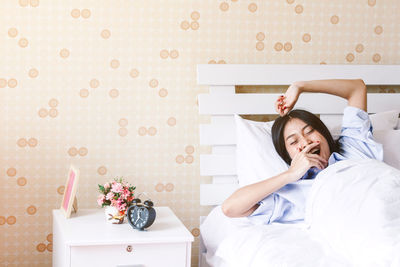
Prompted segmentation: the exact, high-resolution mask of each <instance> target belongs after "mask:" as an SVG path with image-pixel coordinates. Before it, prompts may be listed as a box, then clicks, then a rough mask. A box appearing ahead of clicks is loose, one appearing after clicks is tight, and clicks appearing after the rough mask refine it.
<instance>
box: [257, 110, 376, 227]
mask: <svg viewBox="0 0 400 267" xmlns="http://www.w3.org/2000/svg"><path fill="white" fill-rule="evenodd" d="M338 142H339V146H340V148H341V152H340V153H337V152H334V153H332V154H331V156H330V157H329V161H328V164H329V165H331V164H334V163H336V162H338V161H341V160H345V159H366V158H371V159H377V160H381V161H382V160H383V147H382V145H381V144H379V143H377V142H376V141H375V140H374V137H373V136H372V125H371V121H370V119H369V116H368V113H367V112H365V111H364V110H361V109H359V108H355V107H351V106H347V107H346V108H345V109H344V112H343V122H342V129H341V133H340V136H339V141H338ZM319 171H320V170H319V169H317V168H314V167H313V168H311V169H309V170H308V171H307V173H306V174H305V175H304V176H303V177H302V178H301V179H300V180H299V181H297V182H294V183H290V184H287V185H285V186H284V187H282V188H281V189H279V190H278V191H276V192H274V193H272V194H270V195H269V196H267V197H266V198H264V199H263V200H262V201H260V202H259V203H258V204H259V205H260V206H259V207H258V208H257V209H256V210H255V211H254V212H253V213H252V214H251V215H250V216H249V219H250V220H252V221H253V222H255V223H262V224H270V223H272V222H279V223H296V222H301V221H303V220H304V215H305V205H306V197H307V193H308V192H309V190H310V188H311V185H312V182H313V179H315V177H316V176H317V175H318V173H319Z"/></svg>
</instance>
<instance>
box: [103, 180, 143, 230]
mask: <svg viewBox="0 0 400 267" xmlns="http://www.w3.org/2000/svg"><path fill="white" fill-rule="evenodd" d="M135 189H136V187H135V186H132V185H130V184H129V183H128V182H126V181H124V180H123V178H115V179H114V181H111V182H108V183H105V184H104V185H100V184H99V192H100V193H101V194H100V195H99V197H98V198H97V204H99V205H100V206H101V207H106V209H105V214H106V219H107V222H110V223H113V224H121V223H123V222H124V218H125V213H126V211H127V209H128V208H129V206H130V205H131V204H132V200H134V199H135V196H134V191H135Z"/></svg>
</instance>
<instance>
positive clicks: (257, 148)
mask: <svg viewBox="0 0 400 267" xmlns="http://www.w3.org/2000/svg"><path fill="white" fill-rule="evenodd" d="M235 122H236V145H237V147H236V170H237V175H238V180H239V186H245V185H248V184H253V183H255V182H258V181H261V180H264V179H267V178H271V177H273V176H275V175H277V174H279V173H281V172H283V171H286V170H287V169H288V166H287V164H286V163H285V161H283V159H282V158H281V157H280V156H279V155H278V153H277V152H276V150H275V147H274V144H273V143H272V137H271V127H272V125H273V123H274V122H273V121H270V122H257V121H250V120H245V119H243V118H242V117H240V116H239V115H235Z"/></svg>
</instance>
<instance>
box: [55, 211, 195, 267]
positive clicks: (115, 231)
mask: <svg viewBox="0 0 400 267" xmlns="http://www.w3.org/2000/svg"><path fill="white" fill-rule="evenodd" d="M155 209H156V212H157V216H156V220H155V222H154V224H153V225H152V226H150V227H149V228H148V229H147V231H137V230H135V229H133V228H132V227H131V226H130V225H129V223H128V222H125V223H124V224H108V223H107V222H106V218H105V215H104V210H103V209H87V210H78V213H77V214H72V215H71V218H69V219H66V218H65V217H64V215H63V214H62V213H61V211H60V210H53V267H64V266H68V267H80V266H96V267H101V266H104V267H111V266H112V267H114V266H115V267H139V266H146V267H147V266H149V267H152V266H154V267H160V266H166V267H167V266H171V267H179V266H182V267H183V266H184V267H190V256H191V245H192V242H193V236H192V234H191V233H190V232H189V231H188V230H187V229H186V228H185V226H184V225H183V224H182V222H181V221H180V220H179V219H178V218H177V217H176V216H175V214H174V213H173V212H172V211H171V209H170V208H168V207H156V208H155ZM125 221H126V218H125Z"/></svg>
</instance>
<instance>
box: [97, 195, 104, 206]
mask: <svg viewBox="0 0 400 267" xmlns="http://www.w3.org/2000/svg"><path fill="white" fill-rule="evenodd" d="M104 199H105V196H104V195H100V196H99V197H98V198H97V204H99V205H100V206H101V205H103V202H104Z"/></svg>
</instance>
